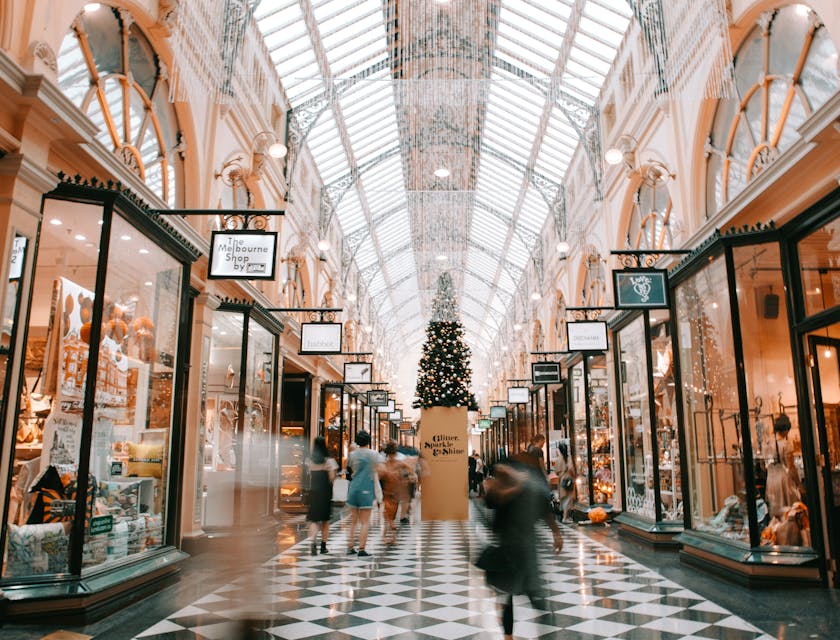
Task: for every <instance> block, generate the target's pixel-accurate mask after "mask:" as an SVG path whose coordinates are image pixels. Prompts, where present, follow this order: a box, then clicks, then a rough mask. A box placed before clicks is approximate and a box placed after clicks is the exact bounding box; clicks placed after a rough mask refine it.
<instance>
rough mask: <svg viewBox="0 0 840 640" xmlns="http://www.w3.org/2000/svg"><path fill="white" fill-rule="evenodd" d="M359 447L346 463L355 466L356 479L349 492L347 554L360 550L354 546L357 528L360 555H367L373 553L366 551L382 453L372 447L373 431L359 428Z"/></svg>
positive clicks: (354, 475)
mask: <svg viewBox="0 0 840 640" xmlns="http://www.w3.org/2000/svg"><path fill="white" fill-rule="evenodd" d="M356 444H357V445H358V447H359V448H358V449H356V450H355V451H353V452H352V453H351V454H350V457H349V460H348V461H347V466H348V467H352V469H353V479H352V480H351V481H350V489H349V490H348V491H347V502H346V503H345V504H346V505H347V506H348V507H349V508H350V534H349V535H348V536H347V553H348V554H353V553H357V552H356V548H355V546H354V544H355V541H356V528H358V529H359V550H358V554H359V556H360V557H362V558H364V557H367V556H369V555H370V554H369V553H368V552H367V551H365V544H367V537H368V529H369V528H370V513H371V510H372V509H373V503H374V500H375V497H376V493H375V490H374V482H378V480H377V478H376V465H378V464H379V462H380V458H379V454H378V453H376V452H375V451H372V450H371V448H370V434H369V433H368V432H367V431H359V432H358V433H357V434H356Z"/></svg>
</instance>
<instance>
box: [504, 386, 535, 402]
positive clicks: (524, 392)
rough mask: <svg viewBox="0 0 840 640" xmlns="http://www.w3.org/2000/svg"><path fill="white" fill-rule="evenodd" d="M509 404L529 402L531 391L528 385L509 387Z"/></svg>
mask: <svg viewBox="0 0 840 640" xmlns="http://www.w3.org/2000/svg"><path fill="white" fill-rule="evenodd" d="M507 391H508V404H528V403H529V402H530V401H531V392H530V391H529V390H528V387H508V390H507Z"/></svg>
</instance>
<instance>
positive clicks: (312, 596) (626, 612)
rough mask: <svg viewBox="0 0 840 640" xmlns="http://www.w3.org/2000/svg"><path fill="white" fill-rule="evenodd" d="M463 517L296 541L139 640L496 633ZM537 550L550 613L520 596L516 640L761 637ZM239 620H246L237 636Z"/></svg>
mask: <svg viewBox="0 0 840 640" xmlns="http://www.w3.org/2000/svg"><path fill="white" fill-rule="evenodd" d="M479 534H480V527H479V526H478V525H477V524H476V523H475V521H472V522H418V523H415V524H412V525H403V527H402V529H401V531H400V535H399V537H398V541H397V544H396V545H393V546H391V547H385V546H383V545H382V544H381V543H380V540H381V538H380V537H379V535H378V534H373V535H372V536H371V543H370V544H369V545H368V551H369V552H370V553H371V554H372V555H371V557H369V558H359V557H357V556H354V555H351V556H348V555H345V553H344V549H345V547H346V532H345V530H344V528H343V527H342V526H340V525H338V526H334V533H333V535H332V537H331V539H330V544H329V547H330V551H331V553H329V554H327V555H317V556H312V555H310V553H309V545H308V543H307V542H306V541H303V542H300V543H298V544H296V545H295V546H293V547H292V548H290V549H288V550H286V551H285V552H283V553H281V554H279V555H278V556H276V557H274V558H272V559H271V560H270V561H268V562H266V563H265V564H263V565H262V566H260V567H259V568H258V569H257V570H256V571H255V572H253V573H251V574H250V575H249V576H248V577H244V578H241V579H238V580H235V581H233V582H231V583H230V584H227V585H225V586H222V587H221V588H218V589H216V590H215V591H213V592H212V593H209V594H207V595H206V596H204V597H202V598H199V599H198V600H196V601H195V602H193V603H192V604H190V605H189V606H186V607H184V608H182V609H180V610H179V611H176V612H175V613H172V614H171V615H168V616H167V617H166V619H165V620H162V621H160V622H157V623H156V624H154V625H152V626H151V627H149V628H148V629H146V630H145V631H143V632H142V633H140V634H138V635H137V636H136V637H137V638H142V639H144V640H164V639H166V640H169V639H173V640H174V639H179V640H181V639H187V638H196V639H198V638H208V639H220V640H221V639H228V638H236V637H243V638H244V637H247V638H289V639H292V638H309V639H312V640H319V639H326V638H348V639H349V638H362V639H373V638H390V639H395V640H409V639H414V640H426V639H446V640H452V639H456V638H464V639H474V640H478V639H480V638H481V639H486V638H497V637H501V629H500V624H499V615H498V610H497V604H496V596H495V594H494V593H493V592H492V591H491V590H489V589H488V588H487V587H486V586H485V585H484V580H483V574H482V572H481V571H480V570H478V569H476V568H475V567H474V566H473V565H472V562H471V559H472V558H474V557H475V555H476V553H477V550H478V549H480V547H481V546H482V541H481V539H480V538H481V536H480V535H479ZM565 535H566V547H565V549H564V551H563V553H562V554H560V555H559V556H552V555H551V552H550V546H549V543H550V537H549V536H548V535H547V531H546V536H545V538H544V540H543V548H542V549H541V550H540V551H541V554H542V557H543V558H544V562H543V570H544V572H545V576H546V579H547V586H548V591H549V594H550V595H549V598H548V602H549V608H550V609H551V611H544V610H536V609H533V608H531V607H530V606H529V605H528V604H527V601H525V600H524V599H518V600H517V604H516V606H515V619H516V623H515V626H514V636H515V637H516V638H551V639H564V638H584V639H585V638H598V639H601V640H605V639H609V638H624V639H628V640H629V639H643V638H644V639H646V638H662V639H665V640H670V639H674V640H676V639H682V640H694V639H700V638H705V639H709V638H720V639H727V640H771V638H772V636H770V635H767V634H764V633H763V632H761V631H759V629H757V628H756V627H755V626H753V625H752V624H750V623H748V622H746V621H745V620H743V619H741V618H739V617H737V616H735V615H732V614H731V613H730V612H729V611H727V610H726V609H724V608H722V607H720V606H718V605H717V604H714V603H712V602H709V601H707V600H706V599H705V598H704V597H703V596H701V595H698V594H697V593H694V592H693V591H691V590H689V589H686V588H684V587H683V586H681V585H680V584H677V583H676V582H673V581H672V580H668V579H666V578H665V577H664V576H663V575H661V574H660V573H658V572H657V571H655V570H652V569H650V568H648V567H646V566H643V565H641V564H639V563H638V562H636V561H634V560H632V559H630V558H628V557H626V556H624V555H622V554H621V553H618V552H616V551H614V550H612V549H610V548H608V547H606V546H604V545H602V544H600V543H598V542H595V541H593V540H592V539H591V538H590V537H589V536H587V535H584V534H582V533H580V532H579V531H577V530H572V529H566V532H565ZM241 620H248V623H247V626H248V627H250V629H251V635H247V636H245V635H244V634H243V631H242V627H241V626H240V622H239V621H241Z"/></svg>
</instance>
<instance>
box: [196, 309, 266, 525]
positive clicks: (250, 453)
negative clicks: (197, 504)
mask: <svg viewBox="0 0 840 640" xmlns="http://www.w3.org/2000/svg"><path fill="white" fill-rule="evenodd" d="M246 327H247V328H246ZM274 342H275V336H274V334H273V333H271V332H270V331H268V330H267V329H266V328H265V327H263V326H262V325H261V324H260V323H259V322H257V321H256V319H255V317H254V315H253V314H251V313H249V311H248V309H243V310H240V309H238V308H237V309H226V308H225V307H224V306H223V307H221V308H220V309H218V310H216V311H215V312H214V314H213V329H212V337H211V341H210V366H209V369H208V375H207V388H206V394H207V403H206V411H207V416H206V420H205V425H206V429H207V431H206V434H205V445H204V470H203V477H204V487H203V493H204V506H203V518H202V527H204V528H209V529H212V528H219V527H221V528H226V527H231V526H233V525H234V524H236V522H237V521H238V517H239V514H241V513H242V512H247V513H248V514H249V515H250V516H254V517H261V516H266V515H268V514H269V510H270V509H271V508H272V505H271V497H270V496H271V492H272V488H271V487H272V484H273V483H272V480H271V478H272V477H273V475H272V474H273V469H274V465H275V462H274V458H273V454H272V452H273V451H274V447H273V446H272V440H273V437H274V436H273V431H272V423H273V421H272V417H271V416H272V406H273V404H272V402H273V400H272V398H273V390H274V380H275V376H274V366H275V346H274ZM243 352H244V358H243ZM243 366H244V369H243ZM243 487H244V488H246V489H247V490H245V491H243Z"/></svg>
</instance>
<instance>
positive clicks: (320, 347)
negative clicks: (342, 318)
mask: <svg viewBox="0 0 840 640" xmlns="http://www.w3.org/2000/svg"><path fill="white" fill-rule="evenodd" d="M298 353H300V354H302V355H329V354H339V353H341V323H340V322H304V323H303V324H301V325H300V351H299V352H298Z"/></svg>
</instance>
